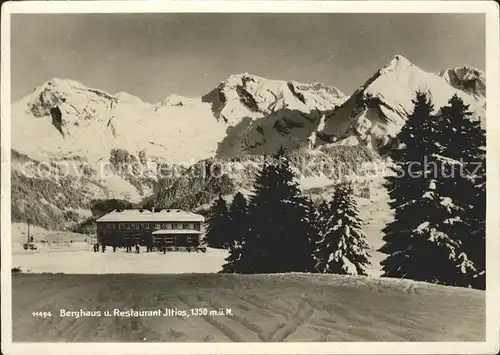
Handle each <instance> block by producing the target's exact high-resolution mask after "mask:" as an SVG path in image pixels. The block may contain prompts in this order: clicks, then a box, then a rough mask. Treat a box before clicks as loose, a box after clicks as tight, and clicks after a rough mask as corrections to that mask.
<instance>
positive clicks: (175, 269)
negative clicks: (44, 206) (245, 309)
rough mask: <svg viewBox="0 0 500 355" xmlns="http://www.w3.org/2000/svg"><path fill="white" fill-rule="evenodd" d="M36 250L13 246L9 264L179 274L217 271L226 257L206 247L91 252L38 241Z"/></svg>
mask: <svg viewBox="0 0 500 355" xmlns="http://www.w3.org/2000/svg"><path fill="white" fill-rule="evenodd" d="M37 247H38V250H28V251H26V250H24V249H22V248H15V249H14V248H13V252H12V267H19V268H21V270H22V272H28V273H43V272H47V273H67V274H118V273H122V274H128V273H130V274H180V273H201V272H207V273H210V272H219V271H220V270H221V266H222V265H223V264H224V263H225V261H224V259H225V258H226V257H227V256H228V253H227V251H225V250H218V249H210V248H209V249H208V250H207V252H206V253H202V252H190V253H188V252H184V251H178V252H167V253H166V254H163V253H161V252H159V251H154V252H151V253H146V248H145V247H143V248H141V250H140V253H139V254H135V253H126V252H125V249H117V251H116V252H113V249H112V248H109V247H108V248H107V249H106V251H105V252H104V253H103V252H102V251H99V252H98V253H94V252H93V250H92V245H90V244H87V243H84V242H78V243H75V242H74V243H66V242H61V243H51V245H50V246H48V245H46V244H38V245H37Z"/></svg>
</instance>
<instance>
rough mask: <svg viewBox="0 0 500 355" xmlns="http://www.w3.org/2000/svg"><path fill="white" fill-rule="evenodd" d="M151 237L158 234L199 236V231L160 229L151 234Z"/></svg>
mask: <svg viewBox="0 0 500 355" xmlns="http://www.w3.org/2000/svg"><path fill="white" fill-rule="evenodd" d="M151 234H153V235H158V234H201V231H197V230H195V229H160V230H157V231H154V232H153V233H151Z"/></svg>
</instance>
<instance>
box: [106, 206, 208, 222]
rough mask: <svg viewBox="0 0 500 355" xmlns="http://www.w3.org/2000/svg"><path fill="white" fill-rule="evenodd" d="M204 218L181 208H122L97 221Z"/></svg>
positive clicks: (193, 219) (202, 220)
mask: <svg viewBox="0 0 500 355" xmlns="http://www.w3.org/2000/svg"><path fill="white" fill-rule="evenodd" d="M204 221H205V218H203V216H202V215H199V214H196V213H192V212H186V211H183V210H177V209H170V210H161V211H159V212H151V211H149V210H143V211H142V212H141V211H140V210H123V211H116V210H114V211H113V212H110V213H108V214H106V215H104V216H102V217H101V218H99V219H97V222H158V223H161V222H180V223H182V222H204Z"/></svg>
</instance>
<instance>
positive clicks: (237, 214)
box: [222, 192, 248, 272]
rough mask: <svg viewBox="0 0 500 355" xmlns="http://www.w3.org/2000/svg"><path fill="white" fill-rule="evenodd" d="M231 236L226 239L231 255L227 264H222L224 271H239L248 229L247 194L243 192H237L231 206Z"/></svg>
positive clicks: (227, 259)
mask: <svg viewBox="0 0 500 355" xmlns="http://www.w3.org/2000/svg"><path fill="white" fill-rule="evenodd" d="M229 218H230V225H229V227H230V228H229V234H228V236H229V238H228V239H227V240H226V248H227V249H229V256H228V257H227V258H226V259H225V260H226V264H224V265H223V266H222V271H223V272H237V270H238V268H237V263H238V261H239V259H240V256H241V249H242V245H243V242H244V241H243V237H244V235H245V233H246V232H247V231H248V220H247V219H248V206H247V200H246V199H245V196H243V194H242V193H241V192H238V193H236V195H235V196H234V198H233V202H232V203H231V207H230V208H229Z"/></svg>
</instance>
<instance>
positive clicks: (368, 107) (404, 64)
mask: <svg viewBox="0 0 500 355" xmlns="http://www.w3.org/2000/svg"><path fill="white" fill-rule="evenodd" d="M454 73H455V71H451V72H447V74H446V75H437V74H434V73H429V72H426V71H424V70H422V69H421V68H419V67H418V66H416V65H415V64H412V63H411V62H410V61H408V60H407V59H406V58H404V57H403V56H401V55H396V56H395V57H394V58H393V59H392V60H391V61H390V62H389V64H388V65H386V66H384V67H383V68H381V69H380V70H378V71H377V72H376V73H375V74H374V75H373V76H372V77H371V78H370V79H368V80H367V81H366V82H365V84H363V85H362V86H361V87H359V88H358V89H357V90H356V91H355V92H354V93H353V94H352V95H351V97H350V98H349V99H348V100H347V101H345V102H344V103H343V104H342V105H341V106H340V107H339V108H338V109H336V110H335V111H334V112H333V113H331V114H329V115H328V116H327V117H326V120H325V128H324V129H323V130H322V131H321V132H319V133H318V135H317V136H318V137H320V138H322V139H323V141H325V142H326V143H338V144H360V143H362V144H368V145H371V146H374V147H380V146H383V145H386V144H388V143H389V141H390V140H391V139H392V138H394V137H395V136H396V135H397V134H398V132H399V131H400V129H401V127H402V126H403V125H404V123H405V121H406V117H407V116H408V114H409V113H410V112H411V110H412V107H413V104H412V99H414V98H415V95H416V92H417V91H421V92H425V93H427V94H428V96H429V98H430V99H431V100H432V103H433V104H434V107H435V109H436V110H439V108H440V107H442V106H444V105H446V104H447V103H448V100H450V99H451V97H452V96H453V95H455V94H456V95H458V96H459V97H461V98H462V99H463V100H464V102H465V103H466V104H468V105H470V109H471V111H472V112H473V113H474V115H475V116H476V117H478V118H484V117H485V110H484V100H481V99H479V98H478V97H477V95H471V93H470V92H467V91H466V90H463V89H462V87H463V85H462V84H463V83H464V82H469V80H470V81H473V82H474V83H476V84H477V87H481V85H480V84H479V83H480V82H481V81H480V79H479V77H480V75H478V73H476V72H475V71H474V70H473V69H469V70H468V71H467V70H466V71H464V72H463V73H462V72H460V71H459V72H458V73H459V74H463V75H460V78H461V79H460V80H458V79H457V80H447V77H448V78H455V77H456V76H455V75H453V74H454ZM465 78H468V79H465ZM479 91H480V90H479Z"/></svg>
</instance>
